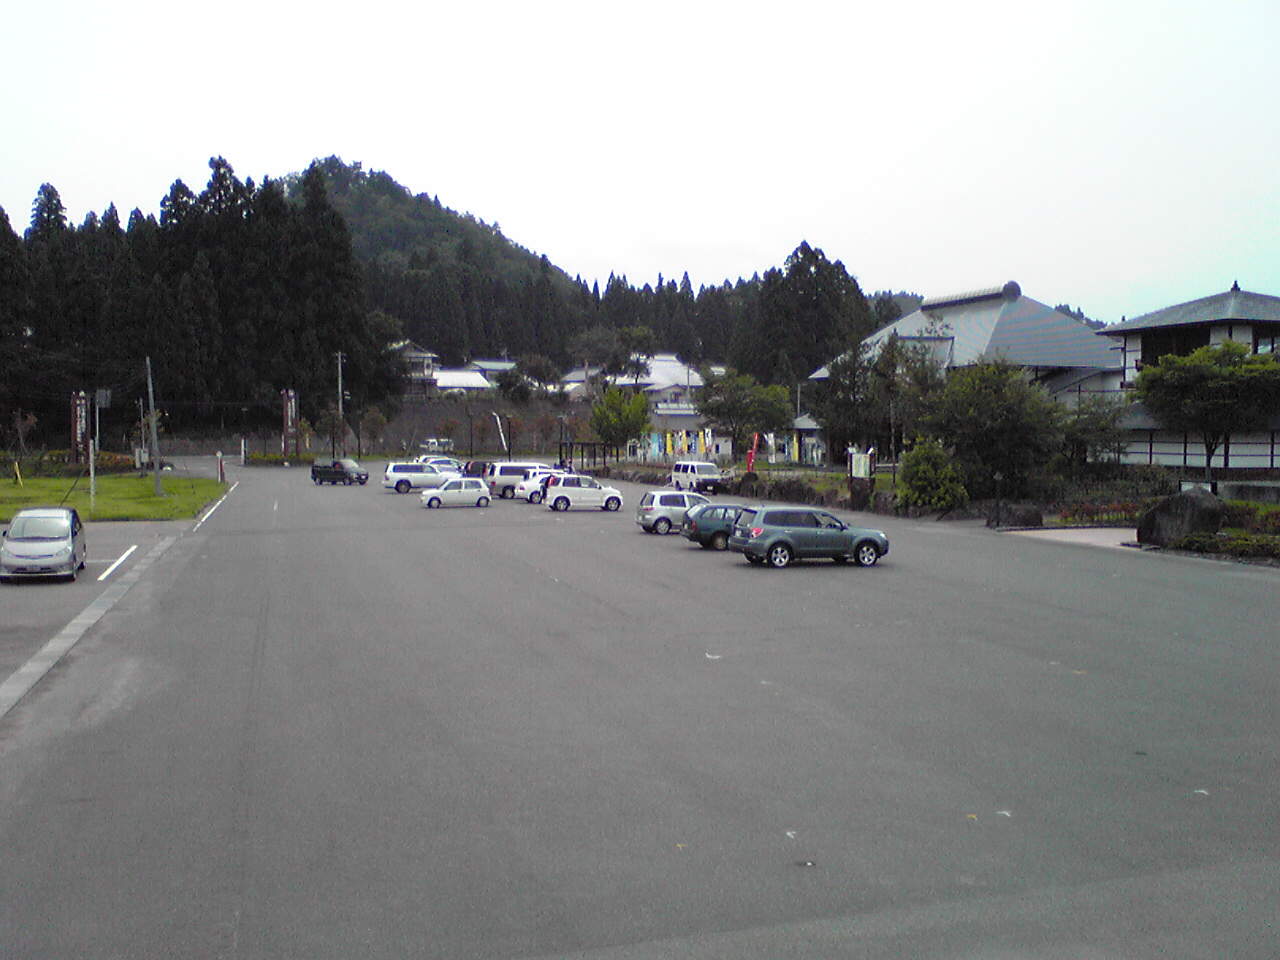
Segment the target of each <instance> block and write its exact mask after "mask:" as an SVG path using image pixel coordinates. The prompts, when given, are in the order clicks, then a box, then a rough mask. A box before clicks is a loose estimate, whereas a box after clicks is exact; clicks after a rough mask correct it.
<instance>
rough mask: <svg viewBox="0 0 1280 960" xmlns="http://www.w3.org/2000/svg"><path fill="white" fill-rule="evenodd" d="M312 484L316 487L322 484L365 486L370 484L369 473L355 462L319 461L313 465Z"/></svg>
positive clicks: (345, 460) (347, 460)
mask: <svg viewBox="0 0 1280 960" xmlns="http://www.w3.org/2000/svg"><path fill="white" fill-rule="evenodd" d="M311 482H312V483H314V484H315V485H316V486H319V485H320V484H322V483H344V484H346V485H347V486H351V484H353V483H358V484H360V486H364V485H365V484H366V483H368V482H369V471H368V470H366V469H365V468H364V467H362V466H360V464H358V463H356V462H355V461H354V460H349V459H344V460H317V461H316V462H315V463H313V464H312V465H311Z"/></svg>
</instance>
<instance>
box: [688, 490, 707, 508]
mask: <svg viewBox="0 0 1280 960" xmlns="http://www.w3.org/2000/svg"><path fill="white" fill-rule="evenodd" d="M710 502H711V501H710V500H708V499H707V498H706V497H703V496H699V495H698V494H696V493H691V494H689V505H690V506H696V505H698V504H700V503H710Z"/></svg>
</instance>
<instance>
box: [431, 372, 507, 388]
mask: <svg viewBox="0 0 1280 960" xmlns="http://www.w3.org/2000/svg"><path fill="white" fill-rule="evenodd" d="M433 376H434V377H435V381H436V389H437V390H490V389H492V388H493V384H492V383H490V382H489V381H488V380H486V379H485V378H484V374H483V373H481V372H480V371H479V370H440V369H437V370H436V371H435V373H434V374H433Z"/></svg>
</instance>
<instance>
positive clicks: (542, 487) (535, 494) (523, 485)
mask: <svg viewBox="0 0 1280 960" xmlns="http://www.w3.org/2000/svg"><path fill="white" fill-rule="evenodd" d="M553 476H564V471H563V470H557V469H556V468H555V467H532V468H530V469H528V470H526V471H525V472H524V479H523V480H521V481H520V482H519V483H517V484H516V492H515V497H516V499H517V500H520V499H524V500H528V501H529V502H530V503H541V502H542V501H543V499H545V497H546V493H547V483H548V482H549V481H550V478H551V477H553Z"/></svg>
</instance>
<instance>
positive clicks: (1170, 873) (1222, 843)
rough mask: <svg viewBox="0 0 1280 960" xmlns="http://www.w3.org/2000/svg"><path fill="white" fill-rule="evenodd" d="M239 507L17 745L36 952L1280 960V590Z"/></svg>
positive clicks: (896, 551) (1260, 584)
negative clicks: (1279, 958) (764, 559)
mask: <svg viewBox="0 0 1280 960" xmlns="http://www.w3.org/2000/svg"><path fill="white" fill-rule="evenodd" d="M369 466H371V467H372V468H373V470H374V471H377V472H376V473H375V476H379V475H380V469H378V467H377V465H373V464H370V465H369ZM236 478H238V479H240V480H241V481H242V482H241V485H240V487H238V488H237V490H236V492H235V493H234V494H233V495H232V496H231V497H230V498H228V500H227V501H226V503H225V504H224V505H223V506H222V507H221V508H220V509H219V511H218V512H217V513H216V514H215V515H214V516H213V517H212V518H211V519H209V520H208V521H207V522H206V523H205V524H204V525H203V526H202V527H201V529H200V530H198V531H188V532H186V533H184V535H182V536H180V537H179V538H177V539H176V540H175V541H174V542H173V543H172V545H171V546H170V547H169V548H168V549H167V550H166V552H165V553H164V554H163V556H162V557H160V558H159V559H158V560H157V561H156V563H155V565H154V567H153V568H152V570H151V571H149V572H148V573H147V574H146V575H145V576H144V578H143V579H142V581H141V583H140V585H141V586H142V587H144V589H141V590H134V591H131V592H130V593H129V594H128V595H127V596H125V597H124V598H123V599H122V600H121V602H120V604H119V605H118V607H117V608H116V609H115V610H114V611H113V612H112V614H111V615H110V616H107V617H104V618H103V620H102V621H101V622H100V623H99V624H98V625H97V626H96V627H94V629H93V630H92V631H91V632H90V633H89V634H88V635H87V636H86V638H85V640H84V641H83V642H82V643H81V645H80V646H79V647H78V648H77V650H76V654H75V656H74V657H72V658H69V662H68V664H67V666H66V668H65V669H63V670H61V671H59V672H58V675H57V676H56V677H51V678H50V680H49V682H47V683H45V684H43V685H41V686H40V687H37V688H36V689H35V690H34V691H33V692H32V694H31V696H30V697H28V699H27V700H26V701H24V702H23V703H22V704H21V705H20V706H19V708H18V709H16V710H15V711H13V712H12V713H11V714H10V715H9V717H7V718H6V719H5V720H4V721H2V722H0V765H3V770H2V771H0V772H3V773H4V777H3V778H0V781H3V782H4V783H5V788H4V789H3V790H0V824H3V825H4V827H3V829H4V836H3V839H4V840H5V841H6V842H8V843H9V848H10V849H11V850H13V855H12V856H11V857H10V858H9V859H8V860H7V862H6V877H5V880H4V881H3V885H0V901H2V902H5V903H6V904H7V910H8V914H7V917H8V918H9V919H10V921H11V922H10V923H9V924H8V927H9V929H10V930H11V931H15V933H11V934H7V935H6V934H0V938H3V937H5V936H8V937H9V939H8V941H7V942H6V941H5V940H3V939H0V946H7V947H10V948H11V949H10V952H11V953H13V954H14V955H30V956H39V955H46V956H52V955H78V956H109V955H113V953H115V954H119V953H128V952H129V950H128V948H129V945H130V944H134V945H136V944H138V943H150V944H154V943H162V942H163V943H173V944H179V945H191V944H200V945H202V946H201V949H207V950H209V951H210V952H219V951H220V952H238V953H239V955H243V956H263V957H265V956H274V955H281V954H284V953H292V954H295V955H307V956H315V957H345V956H355V955H361V956H388V957H390V956H402V955H405V954H406V952H411V953H414V954H415V955H420V956H428V957H440V958H447V957H457V956H477V957H511V958H514V957H529V956H565V955H577V956H582V957H591V958H598V960H604V958H611V960H612V958H615V957H621V956H631V957H640V956H643V957H659V956H676V955H679V956H691V957H693V956H698V957H712V956H752V957H775V956H782V955H794V956H808V957H830V956H853V955H856V956H869V957H886V958H888V957H901V956H917V957H944V956H945V957H954V956H966V955H974V956H978V955H1000V954H999V951H1000V950H1004V951H1005V952H1006V953H1008V952H1009V951H1014V954H1013V955H1016V954H1017V951H1019V950H1021V951H1022V953H1026V949H1024V948H1027V947H1028V946H1030V947H1031V948H1032V949H1038V950H1039V951H1040V953H1039V954H1035V953H1034V952H1033V953H1032V955H1041V956H1046V957H1048V956H1063V957H1065V956H1079V955H1083V956H1089V955H1098V956H1126V957H1157V956H1165V955H1194V956H1210V955H1230V956H1233V957H1242V956H1243V957H1252V956H1257V957H1263V956H1266V957H1269V956H1271V955H1272V953H1273V951H1272V950H1271V946H1272V941H1271V937H1270V934H1269V932H1268V931H1269V929H1270V927H1269V925H1270V924H1271V923H1272V920H1273V913H1274V910H1273V908H1272V904H1273V903H1274V899H1275V895H1277V894H1280V869H1277V865H1276V864H1277V861H1276V857H1277V855H1278V854H1280V848H1278V846H1277V843H1278V842H1277V840H1276V837H1275V835H1274V831H1273V830H1272V829H1271V824H1272V823H1274V821H1275V817H1276V814H1277V813H1278V812H1280V811H1278V810H1277V806H1276V800H1275V797H1276V796H1277V795H1280V791H1278V790H1277V789H1276V788H1277V787H1278V786H1280V784H1278V783H1277V781H1276V777H1277V773H1276V771H1277V770H1278V769H1280V754H1278V751H1277V747H1276V744H1277V743H1280V737H1278V736H1277V734H1278V733H1280V729H1277V716H1276V713H1275V710H1274V704H1275V702H1276V700H1277V696H1280V691H1278V690H1277V682H1278V681H1277V679H1276V678H1277V676H1280V671H1278V670H1276V669H1275V668H1276V666H1277V664H1276V653H1275V650H1274V642H1273V635H1274V628H1273V624H1272V620H1273V614H1274V597H1275V591H1276V587H1277V585H1278V584H1280V580H1278V579H1277V577H1278V573H1277V571H1275V570H1274V569H1270V568H1256V567H1247V566H1237V565H1224V564H1205V563H1202V562H1198V561H1196V560H1194V559H1191V558H1185V557H1173V556H1162V555H1158V554H1149V553H1143V552H1140V551H1136V550H1122V549H1114V548H1099V547H1096V546H1086V545H1078V544H1071V543H1058V542H1045V541H1043V540H1038V539H1032V538H1030V537H1024V536H1011V535H1006V534H997V533H993V532H991V531H989V530H986V529H985V528H983V527H982V526H981V525H980V524H972V523H935V522H933V521H931V520H906V519H900V518H891V517H886V518H881V517H872V516H869V515H857V514H848V513H842V514H841V515H842V516H844V517H846V518H847V519H850V520H854V521H857V522H859V523H861V524H865V525H871V526H882V527H883V528H884V529H885V530H886V532H887V533H888V535H889V537H890V539H891V541H892V549H891V552H890V553H889V555H888V556H886V557H885V558H884V559H883V560H881V561H880V563H879V564H878V565H876V566H874V567H870V568H858V567H854V566H852V565H846V566H839V565H836V564H833V563H830V562H826V561H820V562H812V563H799V564H795V565H793V566H791V567H788V568H787V569H784V570H773V569H769V568H766V567H753V566H750V565H748V564H747V563H745V562H744V561H743V559H742V557H741V556H738V555H735V554H732V553H716V552H712V551H707V550H702V549H700V548H699V547H697V546H695V545H693V544H691V543H689V542H688V541H686V540H684V539H683V538H682V537H679V536H675V535H671V536H665V537H662V536H654V535H649V534H644V533H641V532H640V531H639V528H638V527H637V526H636V524H635V522H634V514H635V505H636V503H637V500H638V495H639V494H640V492H641V491H642V490H643V489H644V488H641V487H638V486H635V485H632V484H618V486H619V487H620V488H621V489H622V490H623V492H624V495H625V497H626V505H625V506H624V507H623V509H622V510H621V511H619V512H617V513H608V512H604V511H597V510H591V511H582V512H569V513H557V512H554V511H551V510H549V509H547V508H546V507H545V506H530V505H528V504H524V503H520V502H511V501H498V502H495V503H494V504H493V505H491V506H490V507H488V508H484V509H478V508H450V509H442V510H426V509H423V508H422V506H421V505H420V502H419V499H418V497H416V496H402V495H398V494H395V493H393V492H389V491H385V490H383V489H382V488H381V486H379V485H378V484H377V482H376V481H375V480H371V482H370V484H369V486H367V487H346V486H326V487H315V486H313V485H312V484H311V483H310V482H308V480H307V475H306V473H305V472H304V471H301V470H243V471H237V472H236V475H235V476H234V477H233V479H236ZM91 533H95V534H96V530H94V531H91ZM91 550H92V545H91ZM92 582H94V581H93V580H92V578H86V579H85V581H82V584H84V585H85V587H86V588H87V589H92V588H88V584H89V583H92ZM82 584H77V585H75V586H74V587H70V586H68V587H59V586H58V585H50V586H47V587H46V586H39V587H36V588H33V589H30V590H27V588H21V590H19V591H6V592H5V593H4V594H0V595H4V596H7V595H8V594H9V593H13V595H14V596H22V597H24V602H26V598H28V597H30V598H35V599H36V600H38V599H40V598H42V597H46V596H54V595H55V594H56V591H58V590H60V589H62V590H66V591H70V590H80V589H81V586H82ZM67 596H68V597H70V596H71V594H70V593H68V594H67ZM86 596H87V594H86ZM60 602H61V601H60ZM18 837H21V838H22V842H21V843H17V842H16V838H18ZM72 858H74V862H75V864H76V869H75V870H73V871H69V870H67V869H65V866H66V864H67V863H68V862H69V861H70V860H71V859H72ZM122 864H128V871H129V875H130V876H131V877H134V878H137V879H136V880H135V881H134V882H133V883H131V885H130V888H129V890H128V891H127V896H126V895H125V894H124V893H123V892H122V891H121V890H120V888H119V884H118V882H116V879H115V878H118V876H119V871H120V869H121V865H122ZM174 891H180V896H175V894H174ZM1064 905H1065V906H1064ZM86 931H93V937H92V938H89V937H88V936H87V935H86ZM178 952H182V951H181V950H178Z"/></svg>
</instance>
